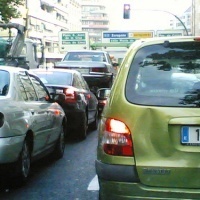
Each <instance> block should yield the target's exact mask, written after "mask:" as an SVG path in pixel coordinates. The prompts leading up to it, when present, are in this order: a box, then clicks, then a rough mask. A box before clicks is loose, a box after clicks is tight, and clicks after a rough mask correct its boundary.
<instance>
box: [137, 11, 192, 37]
mask: <svg viewBox="0 0 200 200" xmlns="http://www.w3.org/2000/svg"><path fill="white" fill-rule="evenodd" d="M135 10H143V11H144V10H147V11H159V12H165V13H168V14H171V15H173V16H174V17H175V18H176V19H178V21H179V22H180V23H181V24H182V26H183V27H184V29H185V32H186V34H187V36H188V35H189V34H188V30H187V28H186V26H185V24H184V23H183V21H182V20H181V19H180V18H179V17H178V16H177V15H175V14H173V13H171V12H169V11H166V10H151V9H135Z"/></svg>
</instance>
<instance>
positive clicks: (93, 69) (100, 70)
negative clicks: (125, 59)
mask: <svg viewBox="0 0 200 200" xmlns="http://www.w3.org/2000/svg"><path fill="white" fill-rule="evenodd" d="M90 72H100V73H106V72H108V70H107V68H106V67H93V68H92V69H91V71H90Z"/></svg>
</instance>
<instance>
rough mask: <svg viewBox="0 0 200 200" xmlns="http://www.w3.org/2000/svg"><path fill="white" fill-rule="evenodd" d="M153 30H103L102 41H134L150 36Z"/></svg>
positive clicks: (152, 35) (152, 34)
mask: <svg viewBox="0 0 200 200" xmlns="http://www.w3.org/2000/svg"><path fill="white" fill-rule="evenodd" d="M152 37H154V31H103V32H102V42H105V43H109V42H111V43H112V42H115V43H116V42H130V43H132V42H134V41H135V40H136V39H140V38H152Z"/></svg>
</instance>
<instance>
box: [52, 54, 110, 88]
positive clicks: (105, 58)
mask: <svg viewBox="0 0 200 200" xmlns="http://www.w3.org/2000/svg"><path fill="white" fill-rule="evenodd" d="M55 68H64V69H75V70H77V71H79V72H80V73H81V74H82V76H83V77H84V78H85V80H86V82H87V83H88V85H89V87H90V88H92V89H94V90H96V89H98V88H103V87H111V85H112V82H113V73H114V69H113V67H112V61H111V59H110V56H109V54H108V53H107V52H105V51H97V50H73V51H68V52H67V54H66V55H65V57H64V58H63V59H62V61H61V62H57V63H56V64H55Z"/></svg>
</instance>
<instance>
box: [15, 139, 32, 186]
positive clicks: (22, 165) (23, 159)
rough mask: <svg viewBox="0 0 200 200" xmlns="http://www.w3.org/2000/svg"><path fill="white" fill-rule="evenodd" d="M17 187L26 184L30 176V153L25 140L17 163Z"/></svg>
mask: <svg viewBox="0 0 200 200" xmlns="http://www.w3.org/2000/svg"><path fill="white" fill-rule="evenodd" d="M16 168H17V172H16V173H17V174H16V177H17V179H16V180H17V185H19V186H20V185H23V184H25V183H26V182H27V179H28V178H29V175H30V169H31V153H30V146H29V143H28V140H27V139H25V141H24V144H23V147H22V151H21V153H20V156H19V160H18V162H17V166H16Z"/></svg>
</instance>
